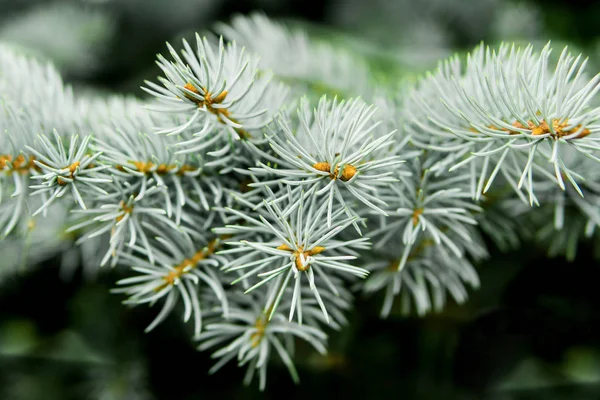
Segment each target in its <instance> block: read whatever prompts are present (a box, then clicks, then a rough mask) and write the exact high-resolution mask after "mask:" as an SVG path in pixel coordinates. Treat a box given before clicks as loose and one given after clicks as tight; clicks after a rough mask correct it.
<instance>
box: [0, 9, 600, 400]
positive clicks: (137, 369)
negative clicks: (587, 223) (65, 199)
mask: <svg viewBox="0 0 600 400" xmlns="http://www.w3.org/2000/svg"><path fill="white" fill-rule="evenodd" d="M256 10H262V11H264V12H265V13H266V14H267V15H268V16H270V17H274V18H279V19H282V20H286V21H288V22H289V23H290V24H295V25H301V26H303V27H305V28H306V29H308V31H309V33H310V34H311V35H312V36H315V37H320V38H324V39H328V40H333V41H336V42H338V43H340V44H341V45H344V46H346V47H348V48H350V49H351V50H353V51H355V52H357V53H358V54H361V55H363V56H365V57H366V58H367V60H368V61H369V62H371V63H373V64H374V65H377V66H378V67H379V70H380V71H382V72H383V73H387V74H389V75H390V76H391V78H390V79H401V78H402V77H405V76H415V75H417V74H419V73H422V72H424V71H426V70H427V69H430V68H433V67H434V66H435V64H436V62H437V60H439V59H441V58H444V57H447V56H448V55H450V54H452V53H454V52H456V51H467V50H469V49H470V48H472V47H473V46H474V45H476V44H478V43H479V42H480V41H482V40H484V41H486V42H488V43H490V44H495V43H499V42H500V41H502V40H513V41H517V42H536V43H545V42H546V41H548V40H552V41H553V42H554V44H555V45H556V46H557V47H559V46H561V47H562V45H564V44H568V45H569V46H570V47H571V48H573V49H575V51H576V52H577V51H581V52H583V53H585V54H586V55H588V56H589V57H590V63H591V65H592V68H590V70H591V71H592V72H596V71H600V67H599V66H600V24H599V23H598V21H600V2H598V1H591V0H590V1H567V0H562V1H561V0H551V1H541V0H538V1H533V0H531V1H509V0H420V1H416V0H396V1H392V0H387V1H386V0H369V1H364V0H327V1H320V2H309V1H300V0H293V1H292V0H87V1H83V0H78V1H76V0H72V1H60V2H57V1H40V0H0V41H7V42H11V43H15V44H17V45H19V46H21V47H23V49H24V50H25V51H27V52H30V53H31V54H34V55H36V56H38V57H41V58H46V59H49V60H52V61H53V62H54V63H55V64H56V65H57V67H58V68H59V70H60V71H61V72H62V73H63V76H64V78H65V80H66V81H68V82H70V83H71V84H73V85H74V86H75V88H76V90H79V91H88V90H89V91H95V92H98V91H99V92H106V93H112V92H118V93H127V94H133V95H138V96H142V92H141V90H140V89H139V86H140V84H141V83H142V81H143V80H144V79H154V77H155V76H157V75H158V74H159V70H158V68H157V67H156V66H155V64H154V59H155V55H156V53H159V52H163V51H164V50H165V46H164V43H165V41H170V42H174V41H177V40H178V38H180V37H183V36H188V35H189V34H190V32H193V31H199V32H204V31H209V30H210V29H211V28H212V26H213V24H214V23H215V22H216V21H228V19H229V18H230V17H231V16H232V15H234V14H236V13H249V12H252V11H256ZM489 245H490V251H491V257H490V259H489V260H488V261H487V262H485V263H483V264H481V265H479V266H478V271H479V273H480V275H481V287H482V289H480V290H479V291H478V292H475V293H472V294H471V298H470V300H469V301H468V302H467V303H466V304H465V305H462V306H458V305H450V306H449V307H447V308H446V309H445V311H444V312H442V313H439V314H434V315H429V316H427V317H425V318H417V317H412V316H408V317H407V316H402V315H400V313H399V307H398V312H392V315H391V316H390V318H389V319H387V320H381V319H379V317H378V311H379V306H380V302H381V299H380V298H377V297H374V298H358V299H357V302H356V310H355V312H354V313H353V314H352V315H351V318H350V320H351V324H350V326H349V327H347V328H346V329H345V330H343V331H342V332H331V339H330V340H331V342H330V354H329V356H327V357H322V356H319V355H317V354H315V353H314V352H311V351H310V349H308V348H305V347H303V346H302V345H300V347H299V348H298V357H297V358H296V363H297V365H298V368H299V372H300V375H301V381H302V383H301V385H300V386H298V387H296V386H294V385H293V383H292V382H291V380H290V379H289V377H288V376H287V371H286V370H285V368H284V367H282V366H278V365H277V364H274V365H273V366H272V368H271V369H270V372H269V377H268V384H267V390H266V391H265V392H264V393H260V392H258V391H257V389H256V387H255V386H251V387H250V388H245V387H243V386H242V384H241V381H242V377H243V372H244V371H243V370H238V369H237V368H236V367H235V365H228V366H227V367H226V368H224V369H223V370H222V371H220V372H219V373H218V374H217V375H215V376H209V375H208V374H207V371H208V369H209V367H210V366H211V365H212V360H211V359H210V357H209V354H207V353H206V354H205V353H199V352H197V351H195V346H194V344H193V343H192V342H191V341H190V340H189V337H190V336H191V335H190V332H189V328H188V327H186V326H184V325H182V324H181V322H180V318H179V314H178V313H173V316H172V317H171V318H170V319H169V320H168V321H167V322H166V323H164V324H161V325H160V326H159V327H158V328H157V329H156V330H155V331H153V332H152V333H151V334H147V335H146V334H144V333H143V329H144V327H145V326H146V325H147V323H148V322H149V321H150V320H151V319H152V318H153V315H154V312H155V311H154V310H149V309H147V308H144V307H138V308H136V309H127V308H126V307H124V306H122V305H121V303H120V301H121V300H122V299H121V298H120V297H119V296H117V295H111V294H110V293H109V290H110V289H111V288H112V287H113V283H114V282H115V281H116V280H117V278H118V272H117V271H111V270H109V269H106V270H103V271H101V273H99V274H94V273H89V271H88V270H86V269H82V268H78V269H74V270H65V269H64V268H62V269H61V268H60V265H61V261H64V260H61V259H60V257H52V258H50V259H47V260H43V261H42V262H38V263H35V262H33V261H32V262H25V263H23V265H21V266H20V267H19V268H17V269H14V268H0V400H4V399H7V400H21V399H23V400H38V399H39V400H54V399H60V400H69V399H99V400H112V399H115V400H116V399H127V400H129V399H132V400H135V399H165V400H167V399H168V400H172V399H175V400H177V399H200V398H215V397H216V396H219V397H220V398H221V397H223V398H263V397H266V398H281V397H283V396H285V397H286V398H303V399H307V398H326V397H327V398H329V397H334V396H335V397H336V398H339V399H341V398H349V399H352V398H366V399H371V398H374V399H377V398H405V399H481V398H485V399H499V400H504V399H544V400H546V399H550V400H552V399H600V311H599V310H600V308H599V306H600V296H599V295H598V292H599V291H598V277H599V276H600V275H599V274H598V268H599V267H598V265H597V261H595V258H594V253H595V252H596V250H595V248H594V247H593V246H592V244H591V243H585V242H584V243H582V244H581V245H580V248H579V250H578V253H577V257H576V258H575V260H574V261H571V262H568V261H566V260H565V259H564V258H553V259H549V258H547V255H546V253H547V249H544V248H541V247H539V246H538V245H535V244H533V243H527V242H526V243H524V244H523V246H522V247H521V250H517V251H513V252H509V253H500V252H499V251H498V250H497V249H495V248H494V247H493V245H492V244H491V243H490V244H489ZM3 256H4V254H0V264H2V263H3V262H6V257H3ZM3 260H4V261H3Z"/></svg>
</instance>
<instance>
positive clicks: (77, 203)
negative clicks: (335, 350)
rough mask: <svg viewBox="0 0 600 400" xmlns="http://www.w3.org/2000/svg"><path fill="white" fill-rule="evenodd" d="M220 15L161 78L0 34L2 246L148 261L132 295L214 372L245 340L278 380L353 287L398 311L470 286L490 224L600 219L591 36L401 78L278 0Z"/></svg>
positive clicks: (337, 322)
mask: <svg viewBox="0 0 600 400" xmlns="http://www.w3.org/2000/svg"><path fill="white" fill-rule="evenodd" d="M217 32H219V33H221V34H223V36H219V37H215V36H207V37H202V36H200V35H196V38H195V40H194V41H190V42H188V41H183V43H182V44H181V45H180V46H177V45H167V48H166V49H165V50H166V51H165V52H164V55H159V56H158V59H157V64H158V66H159V67H160V70H161V72H162V75H161V76H159V77H158V78H157V79H156V80H153V81H147V82H145V83H143V87H142V88H143V90H144V91H145V92H146V93H147V94H148V96H147V97H146V98H144V99H143V100H137V99H132V98H124V97H120V96H116V95H115V96H112V97H108V98H96V97H90V96H89V95H84V94H78V93H74V92H73V90H72V89H71V88H70V87H69V86H68V85H66V84H64V83H63V80H62V78H61V77H60V75H59V74H58V73H57V71H56V70H55V69H54V67H53V66H52V65H50V64H47V63H44V62H40V61H36V60H34V59H32V58H30V57H28V56H26V55H23V54H21V53H20V52H19V50H17V49H14V48H11V47H9V46H8V45H0V239H1V240H0V251H4V250H3V249H5V248H7V247H8V246H16V245H18V244H19V243H21V244H25V243H29V244H31V242H32V240H34V243H38V244H40V245H34V246H31V245H29V246H24V245H23V249H25V248H26V249H27V250H26V251H28V252H30V253H32V254H34V255H35V253H36V252H44V253H45V254H53V253H55V254H59V253H61V252H64V251H66V250H65V249H67V248H71V247H70V246H65V244H69V243H74V244H76V245H77V246H78V248H79V249H80V252H81V255H82V259H83V264H84V265H85V268H92V269H95V268H97V267H101V266H105V265H106V266H112V267H114V268H118V269H120V270H122V271H124V272H125V273H126V274H127V277H125V278H123V279H121V280H120V281H118V282H116V285H115V289H114V292H115V293H116V295H119V296H123V301H124V303H126V304H128V305H132V306H147V305H150V306H152V305H156V307H155V309H156V317H155V318H154V320H151V321H148V328H147V331H151V330H152V329H153V328H155V327H156V326H157V325H159V324H160V323H161V322H163V321H164V320H165V319H166V318H167V317H169V316H170V315H171V314H174V315H175V316H176V317H177V318H181V319H182V321H183V323H189V324H191V326H192V327H193V329H192V330H193V340H194V341H196V342H197V345H198V349H199V350H210V351H212V352H213V353H212V356H213V357H214V358H215V360H216V364H215V366H214V368H213V369H212V370H211V372H213V371H216V370H218V369H219V368H220V367H221V366H223V365H224V364H226V363H228V362H230V361H232V362H237V363H238V364H239V365H240V366H244V367H245V368H247V374H246V379H245V381H246V382H247V383H248V382H250V381H251V380H252V379H253V377H254V376H255V375H257V376H258V382H259V385H260V387H261V388H264V387H265V385H266V381H267V366H268V364H269V361H270V360H271V359H273V358H278V359H279V360H280V361H281V362H282V363H283V364H285V365H286V366H287V368H288V369H289V371H290V374H291V376H292V378H293V379H294V380H295V381H297V380H298V374H297V372H296V369H295V367H294V363H293V358H294V346H295V341H297V340H303V341H306V342H308V343H309V344H310V345H311V346H312V347H313V348H314V349H316V350H317V351H318V352H320V353H326V351H327V336H328V334H331V332H332V331H331V329H334V330H339V329H343V326H344V325H345V324H346V323H347V314H348V312H349V310H350V308H351V305H352V302H353V296H356V295H364V294H371V293H378V292H381V296H380V297H381V299H382V308H381V315H382V316H387V315H388V314H389V313H390V311H391V309H392V307H393V306H394V304H397V305H398V306H399V307H400V308H401V309H402V310H404V311H406V312H410V311H411V310H414V311H415V312H416V313H417V314H419V315H423V314H425V313H427V312H430V311H439V310H441V309H442V308H443V307H444V305H445V304H446V302H447V301H448V299H449V298H451V299H453V300H454V301H456V302H458V303H461V302H464V301H466V300H467V297H468V293H469V291H470V290H471V289H472V288H477V287H478V286H479V279H478V276H477V272H476V268H475V267H476V266H477V263H478V261H480V260H482V259H485V257H487V250H486V247H485V245H484V242H483V240H482V238H481V236H482V232H483V233H484V234H485V235H488V236H489V237H490V238H491V239H492V240H494V241H496V243H497V244H498V246H499V247H500V248H510V247H514V246H516V245H518V242H519V236H520V235H521V234H522V233H523V232H522V231H520V230H519V228H518V225H519V224H515V221H516V220H517V218H519V219H525V220H527V221H530V222H531V224H530V225H531V226H533V229H534V230H535V229H537V231H536V232H534V235H535V236H536V237H538V238H539V239H540V241H541V242H542V243H544V244H545V245H546V246H550V247H551V248H552V249H553V251H554V252H564V253H565V254H567V255H569V256H571V257H573V256H574V248H575V247H576V244H577V240H575V241H573V238H582V237H585V236H587V237H592V238H593V237H595V232H596V227H597V226H598V225H600V214H599V212H598V210H599V209H600V196H599V195H598V193H600V175H599V174H597V173H596V171H599V167H600V166H599V165H598V163H599V162H600V158H599V157H600V154H599V150H600V144H599V143H600V139H599V136H598V135H599V132H600V107H597V104H598V98H597V92H598V90H599V89H600V76H598V75H596V76H589V74H588V72H587V71H586V61H585V60H584V59H583V57H582V56H580V55H572V54H571V53H570V52H569V50H568V49H564V50H560V51H559V53H560V54H559V55H558V57H553V53H552V48H551V46H550V44H548V45H547V46H545V47H544V48H542V49H536V48H534V46H526V47H519V46H517V45H513V44H502V45H500V46H499V47H489V46H486V45H484V44H482V45H480V46H478V47H477V48H475V49H474V50H473V51H472V52H471V53H470V54H469V55H468V56H467V57H466V58H464V57H459V56H455V57H452V58H450V59H449V60H446V61H443V62H441V63H440V64H439V66H438V68H437V69H436V70H434V71H432V72H429V73H427V74H425V75H423V77H421V78H420V79H418V80H417V81H416V82H414V83H408V84H407V83H405V82H402V83H401V82H398V84H397V85H390V84H389V82H388V83H387V84H386V85H381V84H379V82H378V81H377V79H376V75H377V74H375V73H374V72H373V71H371V70H370V68H371V67H370V66H369V64H368V63H367V62H365V61H364V60H362V59H361V58H360V57H359V56H358V55H355V54H351V53H349V52H345V51H344V50H340V49H336V48H333V46H332V45H328V44H326V43H321V42H317V41H314V40H312V39H310V38H309V36H308V35H306V34H305V33H304V32H301V31H295V30H290V29H288V28H287V27H285V26H284V25H282V24H280V23H278V22H275V21H272V20H270V19H268V18H267V17H265V16H263V15H251V16H249V17H243V16H238V17H236V18H235V19H234V20H233V21H232V22H231V23H230V24H221V25H219V26H218V27H217ZM259 39H260V41H264V42H265V43H262V42H261V43H260V45H257V42H256V41H257V40H259ZM177 47H180V49H177ZM316 60H318V63H317V62H316ZM317 88H318V89H317ZM323 92H325V93H326V94H323ZM548 215H550V216H551V217H550V218H548V217H547V216H548ZM564 232H568V233H569V234H568V235H567V234H564ZM36 241H37V242H36ZM549 242H550V243H549ZM42 244H45V245H42ZM38 256H39V254H38ZM150 334H151V333H150Z"/></svg>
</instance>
